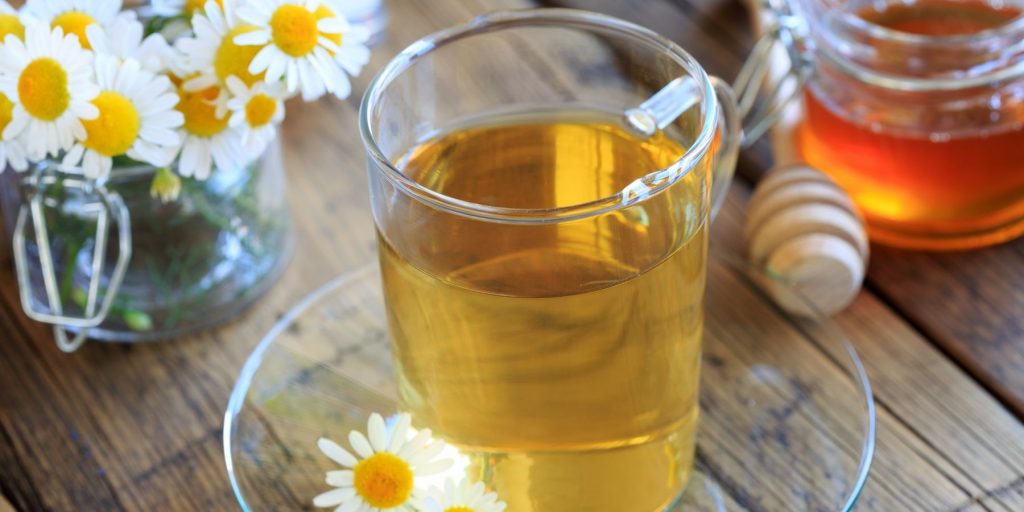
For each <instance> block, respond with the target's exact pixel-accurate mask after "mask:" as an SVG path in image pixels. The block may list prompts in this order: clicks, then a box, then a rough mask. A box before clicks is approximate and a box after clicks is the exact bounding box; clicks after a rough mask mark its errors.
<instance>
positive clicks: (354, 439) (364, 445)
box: [348, 430, 373, 459]
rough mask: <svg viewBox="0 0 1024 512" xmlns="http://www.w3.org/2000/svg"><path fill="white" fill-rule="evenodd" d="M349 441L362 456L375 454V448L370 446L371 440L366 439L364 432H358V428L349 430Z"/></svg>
mask: <svg viewBox="0 0 1024 512" xmlns="http://www.w3.org/2000/svg"><path fill="white" fill-rule="evenodd" d="M348 442H349V444H351V445H352V449H353V450H355V451H356V454H357V455H359V456H360V457H362V458H364V459H365V458H367V457H370V456H371V455H373V448H372V447H371V446H370V442H369V441H367V440H366V436H364V435H363V433H362V432H358V431H356V430H353V431H352V432H349V434H348Z"/></svg>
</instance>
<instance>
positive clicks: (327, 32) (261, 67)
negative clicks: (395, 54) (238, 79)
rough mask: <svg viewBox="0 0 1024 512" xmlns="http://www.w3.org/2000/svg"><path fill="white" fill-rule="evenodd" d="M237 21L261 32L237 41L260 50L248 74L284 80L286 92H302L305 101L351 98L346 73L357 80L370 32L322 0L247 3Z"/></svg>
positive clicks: (363, 62) (273, 0) (240, 36)
mask: <svg viewBox="0 0 1024 512" xmlns="http://www.w3.org/2000/svg"><path fill="white" fill-rule="evenodd" d="M238 17H239V18H241V19H242V21H244V22H246V23H249V24H251V25H254V26H255V27H257V29H256V30H253V31H249V32H246V33H244V34H240V35H237V36H235V38H234V41H235V43H237V44H240V45H246V46H249V45H252V46H256V47H262V49H260V51H259V53H258V54H256V57H255V58H254V59H253V61H252V64H250V65H249V71H251V72H253V73H264V72H265V73H266V79H267V81H268V82H276V81H278V80H281V78H282V77H283V78H284V79H285V82H286V83H287V85H288V92H291V93H294V92H296V91H298V90H301V91H302V98H303V99H304V100H306V101H311V100H314V99H316V98H319V97H320V96H323V94H324V93H325V92H331V93H333V94H334V95H335V96H337V97H339V98H345V97H347V96H348V95H349V93H351V91H352V86H351V84H350V83H349V81H348V77H347V76H345V72H348V73H349V74H351V75H358V74H359V72H360V70H361V69H362V67H363V66H364V65H365V64H366V62H367V61H368V60H369V57H370V50H369V49H368V48H367V47H366V45H365V44H363V43H365V42H366V38H367V34H366V32H365V31H364V30H361V29H356V28H353V27H350V26H349V24H348V22H347V21H345V18H343V17H340V16H338V15H336V14H335V11H334V10H332V9H331V8H330V7H329V6H328V5H327V4H326V3H325V2H321V0H265V1H261V2H248V3H245V4H243V5H241V6H240V7H239V8H238Z"/></svg>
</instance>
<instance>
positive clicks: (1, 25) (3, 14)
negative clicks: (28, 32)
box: [0, 0, 25, 42]
mask: <svg viewBox="0 0 1024 512" xmlns="http://www.w3.org/2000/svg"><path fill="white" fill-rule="evenodd" d="M7 34H14V35H15V36H16V37H17V38H18V39H22V40H24V39H25V23H24V22H23V21H22V20H21V17H20V16H18V11H16V10H14V8H13V7H11V5H10V4H8V3H7V2H6V1H5V0H0V42H3V40H4V38H5V37H7Z"/></svg>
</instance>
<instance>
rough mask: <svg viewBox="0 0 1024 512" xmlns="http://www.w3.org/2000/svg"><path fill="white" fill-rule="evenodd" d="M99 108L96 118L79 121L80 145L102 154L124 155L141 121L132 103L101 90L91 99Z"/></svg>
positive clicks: (122, 97)
mask: <svg viewBox="0 0 1024 512" xmlns="http://www.w3.org/2000/svg"><path fill="white" fill-rule="evenodd" d="M92 104H93V105H96V108H97V109H99V111H100V115H99V116H97V117H96V119H92V120H87V121H82V125H83V126H85V140H84V141H82V145H84V146H85V147H87V148H89V149H91V150H93V151H95V152H97V153H99V154H101V155H105V156H117V155H123V154H125V153H126V152H128V150H129V149H131V147H132V144H135V139H136V138H138V136H139V130H140V129H141V127H142V120H141V119H140V117H139V111H138V110H136V108H135V105H132V102H131V101H129V100H128V98H125V97H124V96H122V95H121V94H118V93H116V92H112V91H103V92H101V93H100V94H99V96H96V99H94V100H92Z"/></svg>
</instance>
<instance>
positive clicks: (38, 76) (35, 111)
mask: <svg viewBox="0 0 1024 512" xmlns="http://www.w3.org/2000/svg"><path fill="white" fill-rule="evenodd" d="M18 99H20V100H21V104H22V106H24V107H25V111H26V112H28V113H29V114H30V115H31V116H32V117H35V118H37V119H42V120H43V121H53V120H55V119H57V118H58V117H60V116H61V114H63V113H64V111H65V110H67V109H68V105H69V104H71V91H68V73H67V72H66V71H64V68H63V67H62V66H61V65H60V63H58V62H57V61H55V60H53V59H51V58H49V57H42V58H39V59H36V60H34V61H32V62H29V63H28V65H27V66H25V69H23V70H22V71H21V76H20V77H18Z"/></svg>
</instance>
